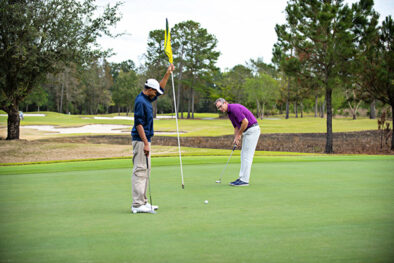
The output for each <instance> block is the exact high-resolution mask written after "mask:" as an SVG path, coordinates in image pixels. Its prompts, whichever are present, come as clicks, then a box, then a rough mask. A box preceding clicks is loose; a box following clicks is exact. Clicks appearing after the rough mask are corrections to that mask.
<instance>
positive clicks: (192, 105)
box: [192, 89, 194, 119]
mask: <svg viewBox="0 0 394 263" xmlns="http://www.w3.org/2000/svg"><path fill="white" fill-rule="evenodd" d="M192 119H194V90H193V89H192Z"/></svg>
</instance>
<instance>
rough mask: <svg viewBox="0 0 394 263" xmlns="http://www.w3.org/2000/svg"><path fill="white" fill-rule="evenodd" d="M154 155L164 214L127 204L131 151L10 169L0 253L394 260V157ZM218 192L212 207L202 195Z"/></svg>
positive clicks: (3, 194) (0, 182) (23, 257)
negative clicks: (246, 170)
mask: <svg viewBox="0 0 394 263" xmlns="http://www.w3.org/2000/svg"><path fill="white" fill-rule="evenodd" d="M226 160H227V157H225V156H222V157H185V158H184V164H185V165H184V175H185V189H184V190H182V189H181V187H180V186H181V183H180V182H181V180H180V175H179V166H178V162H179V160H178V158H172V157H168V158H153V160H152V194H153V203H154V204H158V205H159V206H160V210H159V212H158V214H156V215H147V214H145V215H144V214H138V215H133V214H130V212H129V207H130V173H131V167H130V166H131V162H130V160H110V161H95V162H77V163H61V164H50V165H28V166H17V167H0V212H1V215H2V216H1V217H0V235H1V239H0V262H42V263H44V262H106V263H108V262H146V263H149V262H230V263H231V262H237V263H238V262H286V263H287V262H306V263H308V262H330V263H331V262H346V263H348V262H366V263H368V262H371V263H372V262H373V263H376V262H378V263H379V262H392V259H393V258H394V253H393V250H392V248H393V246H394V240H393V238H392V237H393V235H394V230H393V229H394V206H393V203H392V200H393V198H394V184H393V181H394V176H393V175H394V173H393V171H394V165H393V164H394V162H393V160H394V158H393V157H391V156H381V157H377V156H324V157H309V156H299V157H256V158H255V164H254V166H253V169H252V177H251V182H252V183H251V185H250V186H249V187H245V188H233V187H230V186H228V185H226V183H228V182H229V181H230V180H233V179H234V178H236V177H237V173H238V171H239V163H238V162H239V161H238V160H239V158H233V160H232V161H231V162H230V164H229V166H228V168H227V172H226V174H225V176H224V178H223V183H222V184H215V180H217V177H218V174H219V173H220V172H221V171H222V169H223V167H224V164H225V162H226ZM204 200H208V201H209V203H208V204H204Z"/></svg>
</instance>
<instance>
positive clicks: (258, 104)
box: [256, 98, 261, 118]
mask: <svg viewBox="0 0 394 263" xmlns="http://www.w3.org/2000/svg"><path fill="white" fill-rule="evenodd" d="M256 106H257V114H256V116H257V118H261V115H260V103H259V100H258V99H257V98H256Z"/></svg>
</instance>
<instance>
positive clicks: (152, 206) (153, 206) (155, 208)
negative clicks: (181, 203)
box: [145, 203, 159, 210]
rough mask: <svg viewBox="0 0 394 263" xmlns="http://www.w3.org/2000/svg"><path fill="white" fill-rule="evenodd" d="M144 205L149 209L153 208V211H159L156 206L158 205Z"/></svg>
mask: <svg viewBox="0 0 394 263" xmlns="http://www.w3.org/2000/svg"><path fill="white" fill-rule="evenodd" d="M145 205H146V206H147V207H149V208H153V210H157V209H159V206H158V205H151V204H149V203H146V204H145Z"/></svg>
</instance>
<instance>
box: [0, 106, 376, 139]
mask: <svg viewBox="0 0 394 263" xmlns="http://www.w3.org/2000/svg"><path fill="white" fill-rule="evenodd" d="M40 113H43V114H46V116H45V117H34V116H26V117H25V119H24V120H23V121H21V125H22V127H23V126H26V125H54V126H57V127H81V126H84V125H89V124H121V125H129V126H130V129H131V128H132V126H133V123H134V122H133V121H132V120H122V119H94V117H95V115H68V114H60V113H55V112H40ZM116 115H117V114H109V115H96V116H100V117H103V116H104V117H115V116H116ZM122 116H124V114H123V115H122ZM130 116H131V115H130ZM217 116H218V115H217V114H213V113H198V114H196V118H200V119H179V130H180V131H181V132H184V133H181V134H180V136H181V137H189V136H222V135H230V134H234V128H233V126H232V125H231V122H230V121H229V120H228V119H217V118H215V119H213V118H214V117H217ZM207 118H208V119H207ZM210 118H212V119H210ZM326 121H327V120H326V119H325V118H315V117H305V118H290V119H287V120H286V119H284V118H283V116H275V118H266V119H263V120H258V122H259V125H260V128H261V133H262V134H268V133H325V132H326ZM6 125H7V117H6V116H0V135H1V136H3V137H5V136H6ZM154 127H155V131H156V132H176V123H175V119H155V120H154ZM376 129H377V120H371V119H369V118H359V119H357V120H353V119H352V118H333V132H353V131H365V130H376ZM34 131H35V130H34ZM36 132H37V133H39V132H38V131H36ZM30 133H31V132H30ZM42 133H43V132H42ZM45 134H46V136H47V137H59V136H70V134H58V133H53V134H48V132H45ZM26 135H29V132H28V131H26ZM80 135H81V134H80ZM24 136H25V134H24V132H23V131H22V132H21V137H22V138H23V137H24ZM166 136H176V134H172V135H166Z"/></svg>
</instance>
